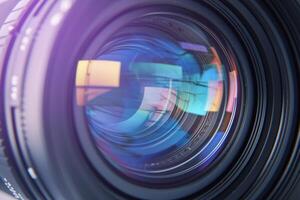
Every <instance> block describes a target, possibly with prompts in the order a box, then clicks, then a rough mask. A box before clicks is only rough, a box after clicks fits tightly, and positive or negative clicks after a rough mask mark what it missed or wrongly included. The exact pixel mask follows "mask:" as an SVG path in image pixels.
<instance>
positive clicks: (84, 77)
mask: <svg viewBox="0 0 300 200" xmlns="http://www.w3.org/2000/svg"><path fill="white" fill-rule="evenodd" d="M120 74H121V63H120V62H116V61H106V60H80V61H79V62H78V65H77V72H76V88H77V91H76V93H77V94H76V95H77V103H78V104H79V105H84V104H85V101H86V100H87V99H89V94H90V93H91V91H93V92H92V93H93V94H94V95H95V93H97V92H96V91H97V90H99V93H102V92H103V90H105V91H107V90H109V89H108V88H115V87H119V86H120Z"/></svg>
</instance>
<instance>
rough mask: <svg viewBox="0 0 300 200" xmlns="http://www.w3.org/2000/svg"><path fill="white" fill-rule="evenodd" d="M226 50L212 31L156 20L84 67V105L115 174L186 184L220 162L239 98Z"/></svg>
mask: <svg viewBox="0 0 300 200" xmlns="http://www.w3.org/2000/svg"><path fill="white" fill-rule="evenodd" d="M223 51H224V52H223ZM225 51H226V49H224V47H222V46H220V43H219V42H218V41H217V40H216V38H214V37H213V36H212V34H211V32H210V31H209V30H208V29H206V28H205V27H202V26H200V25H198V24H194V23H192V22H190V21H185V20H183V19H181V18H179V17H178V18H176V17H172V18H168V17H165V16H155V17H151V16H150V17H149V16H148V17H144V18H141V19H139V20H136V21H134V22H132V23H130V24H128V25H126V28H123V29H121V30H119V31H118V32H117V33H116V34H113V35H112V36H111V38H110V39H109V40H108V41H107V42H106V43H105V44H104V45H101V47H100V48H99V51H98V52H97V54H96V55H95V57H94V58H93V59H90V60H81V61H79V62H78V66H77V74H76V95H75V99H76V100H75V101H76V106H79V107H82V108H83V110H84V113H83V114H84V116H85V119H86V121H85V122H82V123H86V124H87V127H88V128H89V132H90V133H91V135H92V138H93V140H94V143H95V145H96V147H97V149H98V151H99V152H100V154H101V156H102V157H103V158H104V159H105V160H106V161H107V162H108V163H109V165H110V166H111V167H112V168H113V169H114V170H116V171H118V172H120V174H121V175H122V176H126V177H128V178H130V179H131V180H135V181H138V182H143V183H144V184H153V183H162V184H175V182H174V181H176V184H180V183H182V182H185V181H188V180H190V179H192V178H193V177H195V175H196V174H199V173H200V172H201V171H204V170H205V169H206V168H208V167H209V166H210V165H211V164H212V163H213V162H212V161H213V160H215V158H216V157H217V156H218V155H219V154H220V152H221V151H222V149H224V146H225V145H224V144H226V143H227V142H228V140H227V139H228V138H230V136H231V134H230V133H231V132H232V129H233V127H234V126H233V124H234V123H233V119H234V117H235V116H236V114H235V113H236V105H237V100H238V94H239V91H238V73H237V70H236V68H235V65H234V64H232V63H230V62H228V61H227V60H226V62H225V61H223V60H224V59H226V55H228V54H226V52H225ZM219 52H220V53H219ZM222 58H223V59H222ZM228 59H229V60H230V59H231V58H228ZM228 63H230V64H228ZM99 167H100V166H99Z"/></svg>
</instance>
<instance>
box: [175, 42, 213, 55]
mask: <svg viewBox="0 0 300 200" xmlns="http://www.w3.org/2000/svg"><path fill="white" fill-rule="evenodd" d="M179 44H180V46H181V47H182V48H183V49H185V50H190V51H200V52H203V53H208V49H207V47H206V46H204V45H201V44H192V43H188V42H179Z"/></svg>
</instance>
